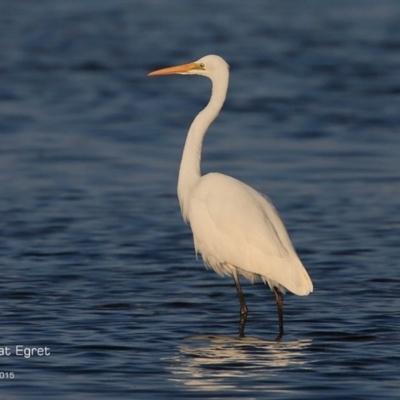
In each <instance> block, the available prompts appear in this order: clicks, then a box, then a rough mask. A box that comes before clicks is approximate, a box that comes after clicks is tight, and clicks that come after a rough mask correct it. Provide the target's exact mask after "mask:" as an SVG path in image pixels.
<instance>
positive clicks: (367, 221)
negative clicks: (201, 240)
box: [0, 0, 400, 400]
mask: <svg viewBox="0 0 400 400" xmlns="http://www.w3.org/2000/svg"><path fill="white" fill-rule="evenodd" d="M399 50H400V3H399V2H398V1H397V0H392V1H369V0H367V1H364V0H354V1H351V2H347V1H335V2H329V1H311V0H310V1H308V0H303V1H301V2H299V1H295V0H293V1H265V2H261V1H255V0H250V1H246V2H243V1H227V0H226V1H223V0H221V1H212V0H204V1H202V2H189V1H188V2H182V1H178V0H168V1H161V0H158V1H156V0H153V1H151V0H149V1H146V2H141V1H132V0H131V1H128V0H79V1H76V0H68V1H65V0H51V1H49V0H48V1H46V0H36V1H28V0H25V1H12V2H11V1H3V2H1V3H0V54H1V57H0V135H1V144H0V187H1V191H0V212H1V219H0V235H1V241H0V267H1V278H0V323H1V339H0V397H1V399H6V400H15V399H55V398H57V399H74V400H75V399H132V398H135V399H188V398H190V399H192V398H198V399H204V398H209V399H221V398H229V399H239V398H240V399H249V400H250V399H264V398H268V399H338V398H342V399H377V398H385V399H394V398H400V378H399V373H400V334H399V328H400V299H399V292H400V269H399V258H400V249H399V228H400V156H399V153H400V129H399V128H400V51H399ZM209 53H215V54H220V55H221V56H223V57H224V58H225V59H226V60H227V61H228V63H229V64H230V66H231V85H230V91H229V94H228V100H227V103H226V105H225V107H224V111H223V113H222V114H221V115H220V117H219V118H218V120H217V121H216V122H215V123H214V125H213V127H212V129H211V130H210V133H209V135H208V136H207V137H206V140H205V144H204V157H203V171H204V172H207V171H220V172H224V173H228V174H230V175H233V176H235V177H237V178H239V179H241V180H243V181H245V182H247V183H249V184H251V185H252V186H254V187H255V188H257V189H258V190H260V191H261V192H264V193H266V194H268V195H269V196H270V197H271V199H272V200H273V202H274V204H275V205H276V207H277V208H278V210H279V212H280V214H281V216H282V218H283V219H284V221H285V223H286V225H287V227H288V230H289V232H290V234H291V237H292V240H293V242H294V244H295V247H296V248H297V250H298V253H299V255H300V257H301V258H302V260H303V261H304V264H305V265H306V267H307V269H308V271H309V273H310V275H311V277H312V279H313V283H314V293H312V294H311V295H310V296H308V297H297V296H294V295H290V294H288V295H287V296H286V297H285V329H286V334H285V336H284V338H283V340H282V341H281V342H280V343H277V342H275V341H274V340H273V339H274V337H275V336H276V334H277V329H278V325H277V315H276V307H275V304H274V298H273V295H272V293H271V292H270V291H269V289H268V288H267V287H265V286H264V285H263V284H261V283H258V284H255V285H251V284H250V283H244V284H243V290H244V292H245V295H246V299H247V303H248V306H249V318H248V321H247V326H246V334H247V337H246V338H245V339H241V340H239V339H238V338H237V329H238V318H239V315H238V310H239V305H238V300H237V296H236V291H235V288H234V284H233V281H232V280H231V279H230V278H221V277H219V276H217V275H216V274H215V273H213V272H212V271H207V270H206V269H205V268H204V267H203V265H202V262H201V261H200V260H196V258H195V255H194V250H193V245H192V238H191V234H190V230H189V228H188V227H187V226H186V225H185V224H184V223H183V221H182V218H181V216H180V212H179V206H178V202H177V199H176V194H175V191H176V190H175V188H176V181H177V171H178V167H179V162H180V155H181V151H182V147H183V143H184V139H185V135H186V132H187V129H188V126H189V124H190V122H191V120H192V119H193V117H194V115H195V114H196V113H197V112H198V111H199V110H200V109H201V107H203V106H204V104H205V103H206V101H207V99H208V96H209V90H210V85H209V82H207V80H206V79H204V78H201V77H183V76H171V77H163V78H147V77H146V76H145V75H146V73H147V72H149V71H151V70H153V69H156V68H160V67H165V66H169V65H173V64H178V63H185V62H189V61H194V60H196V59H198V58H200V57H201V56H203V55H205V54H209ZM16 346H22V347H18V349H23V348H27V349H28V350H26V351H33V350H32V348H38V347H39V348H43V351H45V348H46V347H47V350H48V352H49V354H48V355H42V356H39V355H33V356H32V357H30V358H26V357H24V356H23V355H17V354H15V352H16ZM7 348H8V352H9V353H10V354H9V355H7V354H6V353H7Z"/></svg>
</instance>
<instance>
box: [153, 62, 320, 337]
mask: <svg viewBox="0 0 400 400" xmlns="http://www.w3.org/2000/svg"><path fill="white" fill-rule="evenodd" d="M167 74H197V75H204V76H206V77H208V78H210V79H211V81H212V95H211V98H210V101H209V103H208V105H207V106H206V107H205V108H204V109H203V110H202V111H201V112H200V113H199V114H198V115H197V117H196V118H195V119H194V121H193V123H192V125H191V127H190V129H189V132H188V135H187V138H186V143H185V148H184V151H183V155H182V161H181V166H180V170H179V180H178V197H179V202H180V206H181V211H182V215H183V218H184V220H185V221H187V222H188V223H189V224H190V226H191V229H192V232H193V239H194V245H195V248H196V251H197V252H198V253H200V254H201V255H202V257H203V260H204V262H205V264H206V266H207V267H209V268H212V269H214V270H215V271H216V272H217V273H218V274H220V275H232V276H233V278H234V280H235V284H236V289H237V291H238V296H239V300H240V325H239V335H240V336H244V326H245V322H246V317H247V306H246V303H245V301H244V296H243V292H242V289H241V286H240V283H239V279H238V275H243V276H244V277H246V278H247V279H249V280H250V281H252V282H253V281H254V280H255V279H257V278H259V277H260V278H261V279H262V280H263V281H264V282H266V283H268V285H269V286H270V288H271V290H273V291H274V293H275V297H276V302H277V305H278V315H279V335H278V338H277V339H280V338H281V337H282V335H283V301H282V293H285V291H286V290H289V291H290V292H293V293H294V294H297V295H299V296H305V295H308V294H309V293H310V292H312V290H313V285H312V282H311V279H310V277H309V275H308V273H307V271H306V269H305V268H304V266H303V264H302V263H301V261H300V259H299V258H298V256H297V254H296V251H295V250H294V248H293V245H292V243H291V241H290V238H289V236H288V234H287V231H286V229H285V226H284V225H283V223H282V221H281V219H280V218H279V215H278V213H277V212H276V210H275V208H274V206H273V205H272V204H271V202H270V201H269V199H268V198H267V197H265V196H263V195H262V194H260V193H259V192H257V191H256V190H254V189H253V188H251V187H250V186H248V185H246V184H244V183H242V182H240V181H238V180H237V179H235V178H232V177H230V176H227V175H223V174H219V173H209V174H207V175H204V176H201V173H200V162H201V148H202V142H203V138H204V135H205V134H206V131H207V129H208V127H209V126H210V124H211V123H212V122H213V121H214V119H215V118H216V117H217V115H218V114H219V111H220V110H221V107H222V105H223V103H224V101H225V97H226V92H227V89H228V81H229V67H228V65H227V63H226V62H225V61H224V60H223V59H222V58H221V57H219V56H215V55H209V56H205V57H203V58H201V59H200V60H198V61H196V62H194V63H190V64H184V65H180V66H177V67H170V68H165V69H161V70H157V71H154V72H152V73H150V74H149V75H167Z"/></svg>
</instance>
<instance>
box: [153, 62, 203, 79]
mask: <svg viewBox="0 0 400 400" xmlns="http://www.w3.org/2000/svg"><path fill="white" fill-rule="evenodd" d="M193 69H204V68H202V66H200V65H199V64H197V63H189V64H182V65H177V66H176V67H169V68H163V69H158V70H156V71H153V72H150V73H148V74H147V76H157V75H172V74H187V73H189V71H192V70H193Z"/></svg>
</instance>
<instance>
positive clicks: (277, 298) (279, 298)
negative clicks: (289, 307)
mask: <svg viewBox="0 0 400 400" xmlns="http://www.w3.org/2000/svg"><path fill="white" fill-rule="evenodd" d="M273 290H274V294H275V301H276V305H277V306H278V317H279V335H278V336H277V337H276V339H275V340H277V341H279V340H281V339H282V336H283V295H282V293H281V292H280V291H279V290H278V289H277V288H275V287H274V288H273Z"/></svg>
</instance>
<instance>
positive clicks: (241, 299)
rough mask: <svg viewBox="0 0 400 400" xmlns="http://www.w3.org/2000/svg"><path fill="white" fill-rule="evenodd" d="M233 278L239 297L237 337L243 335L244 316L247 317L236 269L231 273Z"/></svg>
mask: <svg viewBox="0 0 400 400" xmlns="http://www.w3.org/2000/svg"><path fill="white" fill-rule="evenodd" d="M232 275H233V279H234V280H235V285H236V290H237V294H238V297H239V302H240V324H239V337H241V338H242V337H244V326H245V325H246V318H247V312H248V309H247V305H246V301H245V300H244V295H243V292H242V287H241V286H240V281H239V277H238V274H237V271H236V270H235V271H234V272H233V273H232Z"/></svg>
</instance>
